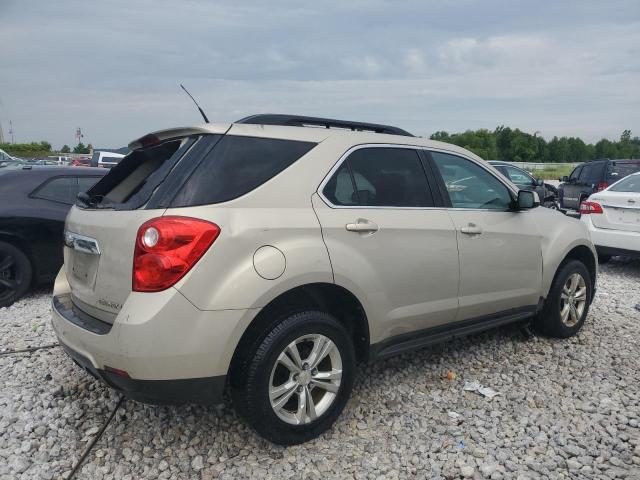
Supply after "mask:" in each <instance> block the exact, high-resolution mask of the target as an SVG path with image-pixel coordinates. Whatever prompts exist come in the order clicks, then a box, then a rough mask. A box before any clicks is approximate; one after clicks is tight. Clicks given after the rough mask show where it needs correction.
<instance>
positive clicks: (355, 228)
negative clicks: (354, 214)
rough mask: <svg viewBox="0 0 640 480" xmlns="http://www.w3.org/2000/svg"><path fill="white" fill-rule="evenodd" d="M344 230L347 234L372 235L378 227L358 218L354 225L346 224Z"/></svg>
mask: <svg viewBox="0 0 640 480" xmlns="http://www.w3.org/2000/svg"><path fill="white" fill-rule="evenodd" d="M345 228H346V229H347V230H348V231H349V232H360V233H373V232H377V231H378V225H376V224H375V223H373V222H371V221H369V220H367V219H366V218H359V219H357V220H356V221H355V223H347V224H346V225H345Z"/></svg>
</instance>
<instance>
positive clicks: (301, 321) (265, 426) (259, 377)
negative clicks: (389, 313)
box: [231, 311, 356, 445]
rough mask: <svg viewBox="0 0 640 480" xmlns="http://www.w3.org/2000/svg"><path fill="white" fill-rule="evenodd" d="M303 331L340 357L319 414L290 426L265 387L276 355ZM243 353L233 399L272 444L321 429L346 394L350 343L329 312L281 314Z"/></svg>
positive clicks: (303, 437)
mask: <svg viewBox="0 0 640 480" xmlns="http://www.w3.org/2000/svg"><path fill="white" fill-rule="evenodd" d="M304 335H322V336H324V337H326V338H329V339H330V340H331V341H332V342H333V343H334V344H335V347H336V348H337V350H338V352H339V354H340V357H341V360H342V378H341V379H340V386H339V389H338V391H337V392H336V393H335V398H333V401H332V403H330V405H329V407H328V408H327V410H326V411H325V412H324V413H323V414H321V415H319V416H318V418H317V419H315V420H313V421H311V422H310V423H305V424H301V425H292V424H290V423H287V422H285V421H284V420H282V419H281V418H280V417H279V416H278V415H277V414H276V413H275V411H274V409H273V408H272V406H271V401H270V398H269V386H270V384H271V374H272V369H273V368H274V365H275V364H276V361H277V359H278V356H279V355H280V354H281V353H282V352H283V351H284V349H285V348H286V347H287V345H289V344H290V343H291V342H293V341H294V340H296V339H299V338H300V337H302V336H304ZM301 356H302V354H301ZM247 358H249V359H250V360H249V361H248V362H245V363H244V365H243V366H242V367H241V369H240V370H239V371H238V372H235V374H236V375H239V378H237V379H234V380H235V381H234V382H233V383H235V385H236V386H235V387H234V388H232V389H231V395H232V399H233V402H234V405H235V407H236V410H237V411H238V413H239V414H240V415H241V416H242V417H243V418H244V419H245V420H246V421H247V423H249V425H251V427H252V428H253V429H254V430H256V432H258V433H259V434H260V435H261V436H262V437H264V438H266V439H267V440H269V441H271V442H273V443H276V444H279V445H295V444H299V443H303V442H306V441H308V440H311V439H313V438H315V437H317V436H318V435H320V434H322V433H323V432H324V431H326V430H328V429H329V428H330V427H331V425H333V423H334V422H335V420H336V419H337V418H338V416H339V415H340V413H341V412H342V410H343V408H344V406H345V404H346V403H347V401H348V400H349V396H350V395H351V390H352V388H353V380H354V376H355V365H356V360H355V352H354V347H353V343H352V342H351V338H350V336H349V334H348V333H347V331H346V330H345V328H344V327H343V326H342V325H341V324H340V323H339V322H338V321H337V320H336V319H335V318H334V317H333V316H331V315H329V314H328V313H325V312H319V311H304V312H300V313H295V314H291V315H289V316H287V317H285V318H284V319H283V320H282V321H281V322H279V323H278V324H277V325H276V326H275V327H273V329H272V330H271V331H270V332H269V333H267V335H266V336H265V337H264V340H263V341H262V342H261V343H260V345H259V346H258V347H257V349H256V350H255V351H254V352H248V357H247ZM322 392H323V390H322V389H320V393H321V394H323V393H322ZM295 396H296V394H294V396H293V397H295ZM293 397H292V398H293Z"/></svg>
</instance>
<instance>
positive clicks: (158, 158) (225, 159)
mask: <svg viewBox="0 0 640 480" xmlns="http://www.w3.org/2000/svg"><path fill="white" fill-rule="evenodd" d="M315 145H316V144H315V143H309V142H298V141H291V140H276V139H270V138H254V137H239V136H222V135H204V136H199V137H196V136H191V137H184V138H181V139H177V140H173V139H172V140H170V141H165V142H163V143H161V144H159V145H155V146H151V147H146V148H142V149H139V150H134V151H133V152H131V153H130V154H129V155H127V156H126V157H125V158H123V159H122V161H120V162H119V163H118V164H117V165H116V166H114V167H113V168H112V169H111V170H110V171H109V173H108V174H107V175H106V176H105V177H104V178H103V179H102V180H101V181H100V182H99V183H97V184H96V185H95V186H94V187H93V188H91V189H90V190H89V191H88V192H87V194H86V195H85V196H81V197H82V198H80V199H79V200H78V202H77V205H78V206H80V207H83V208H111V209H114V210H133V209H137V208H141V207H145V208H148V209H153V208H167V207H186V206H195V205H208V204H213V203H219V202H225V201H227V200H232V199H234V198H237V197H239V196H241V195H244V194H245V193H248V192H250V191H251V190H253V189H254V188H256V187H258V186H259V185H262V184H263V183H265V182H266V181H268V180H269V179H270V178H272V177H274V176H275V175H277V174H278V173H280V172H281V171H282V170H284V169H285V168H287V167H288V166H290V165H291V164H292V163H293V162H295V161H296V160H297V159H299V158H300V157H302V156H303V155H304V154H305V153H307V152H308V151H309V150H311V149H312V148H313V147H314V146H315Z"/></svg>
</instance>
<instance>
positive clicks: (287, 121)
mask: <svg viewBox="0 0 640 480" xmlns="http://www.w3.org/2000/svg"><path fill="white" fill-rule="evenodd" d="M235 123H249V124H257V125H286V126H289V127H321V128H341V129H345V130H352V131H357V132H375V133H386V134H389V135H402V136H405V137H413V136H414V135H412V134H410V133H409V132H407V131H406V130H403V129H401V128H398V127H392V126H390V125H378V124H376V123H365V122H351V121H348V120H333V119H331V118H318V117H305V116H301V115H282V114H276V113H262V114H258V115H250V116H248V117H245V118H242V119H240V120H238V121H237V122H235Z"/></svg>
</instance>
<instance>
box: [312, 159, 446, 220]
mask: <svg viewBox="0 0 640 480" xmlns="http://www.w3.org/2000/svg"><path fill="white" fill-rule="evenodd" d="M349 170H351V171H350V172H349ZM354 185H355V191H354ZM323 193H324V195H325V196H326V197H327V199H329V200H330V201H331V202H332V203H334V204H336V205H355V204H357V205H361V206H376V207H431V206H433V200H432V198H431V192H430V190H429V184H428V183H427V177H426V175H425V173H424V169H423V168H422V163H421V161H420V157H419V156H418V154H417V152H416V151H415V150H410V149H406V148H361V149H359V150H356V151H355V152H353V153H352V154H351V155H349V157H348V158H347V160H346V161H345V162H344V163H343V164H342V166H341V167H340V169H339V170H338V171H337V172H336V173H335V174H334V175H333V177H332V178H331V180H330V181H329V182H328V183H327V185H326V186H325V188H324V190H323Z"/></svg>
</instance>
